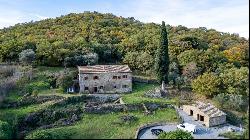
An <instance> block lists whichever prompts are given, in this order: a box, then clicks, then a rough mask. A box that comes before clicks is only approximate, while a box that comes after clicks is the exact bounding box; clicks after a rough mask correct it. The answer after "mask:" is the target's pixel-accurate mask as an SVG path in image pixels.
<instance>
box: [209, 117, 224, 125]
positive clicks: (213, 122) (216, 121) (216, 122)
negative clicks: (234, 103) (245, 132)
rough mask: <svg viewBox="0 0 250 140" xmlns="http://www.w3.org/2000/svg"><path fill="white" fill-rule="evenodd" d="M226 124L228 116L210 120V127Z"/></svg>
mask: <svg viewBox="0 0 250 140" xmlns="http://www.w3.org/2000/svg"><path fill="white" fill-rule="evenodd" d="M224 123H226V115H222V116H219V117H213V118H210V120H209V127H210V126H216V125H221V124H224Z"/></svg>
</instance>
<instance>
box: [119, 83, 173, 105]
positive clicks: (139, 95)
mask: <svg viewBox="0 0 250 140" xmlns="http://www.w3.org/2000/svg"><path fill="white" fill-rule="evenodd" d="M157 86H159V85H157V84H146V83H145V84H144V83H133V92H132V93H130V94H125V95H123V96H122V99H123V101H124V102H125V103H143V102H157V103H174V100H168V99H165V98H149V97H145V96H144V93H145V92H146V91H148V90H151V89H154V88H155V87H157Z"/></svg>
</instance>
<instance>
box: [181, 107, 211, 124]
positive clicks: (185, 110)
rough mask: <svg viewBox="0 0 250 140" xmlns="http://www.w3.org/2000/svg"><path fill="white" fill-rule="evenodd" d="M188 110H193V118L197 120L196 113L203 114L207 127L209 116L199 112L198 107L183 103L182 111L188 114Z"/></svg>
mask: <svg viewBox="0 0 250 140" xmlns="http://www.w3.org/2000/svg"><path fill="white" fill-rule="evenodd" d="M190 110H193V118H195V120H197V115H198V114H199V115H202V116H204V122H203V123H204V124H205V125H206V126H207V127H209V117H208V116H207V115H206V114H204V113H203V112H201V111H200V110H199V109H198V108H196V107H194V106H191V105H183V111H184V112H186V113H187V114H188V115H190Z"/></svg>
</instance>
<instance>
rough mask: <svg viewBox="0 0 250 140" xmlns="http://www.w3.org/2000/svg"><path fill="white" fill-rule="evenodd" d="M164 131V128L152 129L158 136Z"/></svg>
mask: <svg viewBox="0 0 250 140" xmlns="http://www.w3.org/2000/svg"><path fill="white" fill-rule="evenodd" d="M162 132H164V131H163V130H162V129H151V133H152V134H153V135H156V136H158V135H160V133H162Z"/></svg>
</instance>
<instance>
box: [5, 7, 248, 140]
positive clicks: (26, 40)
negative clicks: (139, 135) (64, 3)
mask: <svg viewBox="0 0 250 140" xmlns="http://www.w3.org/2000/svg"><path fill="white" fill-rule="evenodd" d="M197 22H198V21H197ZM166 23H167V21H166ZM166 27H167V37H168V49H169V50H168V52H169V58H170V65H169V73H168V79H169V84H168V88H171V89H174V90H173V91H175V92H174V93H171V96H174V97H175V96H176V98H173V99H170V100H169V99H165V98H163V99H154V98H150V97H146V96H144V95H145V93H146V92H147V91H149V90H151V89H152V88H154V87H155V86H159V85H158V84H135V83H133V92H132V93H131V94H127V95H123V100H124V101H125V102H127V103H129V104H132V103H143V102H156V103H162V102H164V103H171V104H174V103H176V104H183V102H184V101H185V102H190V100H196V99H206V100H203V101H204V102H206V101H211V102H213V103H214V104H215V105H216V106H217V107H218V108H220V109H222V110H223V111H225V112H226V113H227V120H228V122H229V123H232V124H236V125H240V124H243V126H244V127H245V128H247V127H246V126H248V122H247V121H246V120H248V113H246V112H247V111H248V110H249V78H248V76H249V39H246V38H243V37H239V35H237V34H230V33H223V32H218V31H216V30H214V29H207V28H205V27H199V28H187V27H184V26H181V25H178V26H171V25H167V26H166ZM160 31H161V26H160V25H159V24H155V23H143V22H140V21H138V20H135V19H134V18H133V17H129V18H124V17H118V16H115V15H113V14H101V13H98V12H84V13H79V14H76V13H71V14H68V15H65V16H61V17H57V18H53V19H45V20H41V21H36V22H28V23H19V24H16V25H15V26H12V27H9V28H4V29H0V78H1V79H0V107H1V109H0V112H1V115H0V120H1V121H0V129H1V130H0V131H4V132H6V134H4V135H1V137H0V138H19V137H24V136H27V137H26V138H42V137H43V136H51V138H61V137H62V138H79V137H86V138H101V137H103V138H118V137H119V138H132V137H133V134H134V131H135V130H136V128H137V127H138V126H139V125H141V124H144V123H148V122H154V121H166V118H163V117H162V116H165V115H167V114H168V113H169V112H166V110H159V111H158V112H156V115H155V118H154V117H153V116H150V117H148V116H143V115H142V112H130V113H132V115H134V116H136V117H138V118H139V121H138V122H137V123H136V124H133V125H128V126H127V125H124V126H122V127H121V128H120V129H117V130H114V129H112V130H111V129H107V128H108V127H112V123H113V122H112V120H113V119H115V118H117V117H118V116H120V115H121V113H120V114H119V113H118V114H113V115H112V114H107V115H101V116H99V115H98V116H95V115H91V114H87V115H86V116H84V115H83V116H81V115H79V116H80V117H81V118H82V119H80V120H81V121H79V122H78V123H77V124H74V125H72V126H67V127H66V126H65V127H62V126H60V127H59V128H51V129H46V130H45V129H41V130H34V131H32V133H29V135H26V134H24V133H20V132H19V131H20V130H19V129H21V128H22V127H21V126H22V125H21V126H19V125H20V122H21V121H23V120H24V119H25V117H27V116H28V115H30V113H35V112H37V111H38V110H41V109H46V108H48V106H51V104H54V103H55V102H56V101H58V99H57V100H53V101H48V100H47V99H46V100H45V99H44V97H42V96H48V98H52V97H53V95H58V96H61V97H65V98H67V97H71V96H76V94H64V93H65V92H66V89H67V88H68V87H69V86H71V85H72V82H73V79H76V77H77V72H78V71H77V70H76V66H77V65H93V64H128V65H129V67H130V68H131V69H132V71H133V73H134V74H136V75H140V77H149V78H152V79H155V78H156V75H155V69H154V64H155V57H156V50H157V48H158V47H159V46H160V38H161V34H160ZM8 62H12V64H14V66H9V65H8V64H6V63H8ZM2 63H3V64H2ZM16 63H18V64H21V65H19V66H18V67H17V66H15V64H16ZM27 65H28V66H27ZM63 67H65V68H63ZM19 76H21V78H20V77H19ZM18 77H19V78H18ZM154 85H155V86H154ZM182 93H188V94H182ZM179 96H180V97H182V96H183V99H182V98H179ZM186 96H187V97H186ZM184 97H185V98H187V99H185V98H184ZM30 98H31V99H34V98H37V100H38V99H39V100H38V101H36V100H30ZM23 99H26V100H23ZM15 105H16V106H15ZM79 106H81V107H82V104H79ZM72 107H74V106H67V108H68V110H72ZM75 107H76V106H75ZM57 111H58V112H59V113H62V112H63V113H65V112H64V109H61V108H58V110H57ZM71 113H74V112H71ZM174 113H175V112H170V113H169V114H168V115H169V116H171V117H173V118H170V119H169V120H167V121H174V122H175V121H176V119H177V118H176V116H175V114H174ZM14 114H15V115H14ZM65 114H67V113H65ZM157 114H158V115H157ZM10 116H11V117H10ZM47 116H50V115H48V114H47ZM151 117H152V118H151ZM118 118H119V117H118ZM57 119H63V118H60V117H59V118H57ZM64 119H65V118H64ZM103 119H104V120H105V121H103ZM12 120H14V121H12ZM48 120H49V119H48ZM95 120H96V121H95ZM56 121H57V120H56ZM101 122H105V125H103V126H101V127H100V128H97V127H98V126H97V125H98V124H100V123H101ZM54 123H56V122H53V124H54ZM86 124H87V125H86ZM89 124H91V127H89ZM113 127H115V125H113ZM92 128H93V130H95V131H93V132H92V131H90V130H92ZM7 129H8V131H6V130H7ZM22 129H23V128H22ZM71 129H72V131H68V130H71ZM62 130H63V131H62ZM124 130H126V131H124ZM9 131H10V132H11V133H7V132H9ZM30 131H31V130H29V131H26V130H25V133H26V132H30ZM66 131H67V132H68V133H65V135H59V134H61V133H58V132H66ZM103 131H105V132H106V133H99V132H103ZM123 132H126V134H125V133H124V134H123ZM97 134H98V135H97ZM245 134H248V129H247V131H245ZM19 135H20V136H19ZM246 136H247V135H246ZM45 138H46V137H45Z"/></svg>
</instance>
